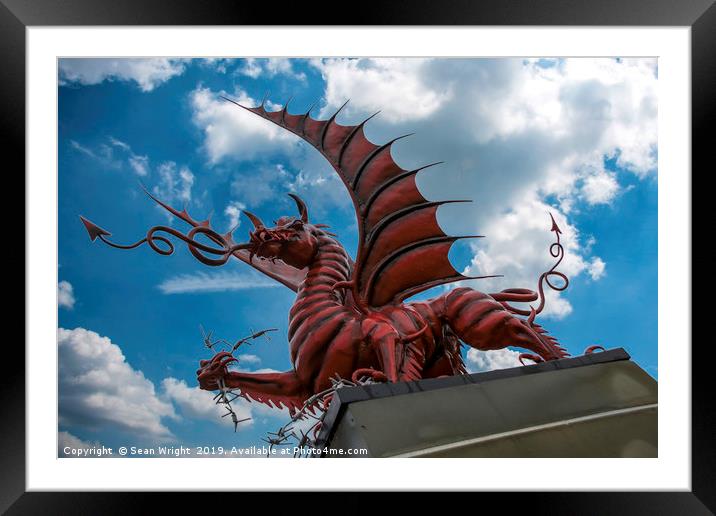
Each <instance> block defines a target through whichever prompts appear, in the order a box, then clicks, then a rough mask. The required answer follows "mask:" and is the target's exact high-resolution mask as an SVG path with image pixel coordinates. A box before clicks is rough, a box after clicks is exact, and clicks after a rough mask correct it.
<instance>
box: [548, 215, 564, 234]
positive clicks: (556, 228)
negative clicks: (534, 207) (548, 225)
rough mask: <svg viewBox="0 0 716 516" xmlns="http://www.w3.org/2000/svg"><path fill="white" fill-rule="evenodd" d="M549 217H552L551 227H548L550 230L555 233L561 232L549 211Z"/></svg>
mask: <svg viewBox="0 0 716 516" xmlns="http://www.w3.org/2000/svg"><path fill="white" fill-rule="evenodd" d="M549 218H550V219H552V229H550V231H554V232H555V233H561V232H562V230H561V229H559V226H558V225H557V222H555V220H554V217H553V216H552V214H551V213H550V214H549Z"/></svg>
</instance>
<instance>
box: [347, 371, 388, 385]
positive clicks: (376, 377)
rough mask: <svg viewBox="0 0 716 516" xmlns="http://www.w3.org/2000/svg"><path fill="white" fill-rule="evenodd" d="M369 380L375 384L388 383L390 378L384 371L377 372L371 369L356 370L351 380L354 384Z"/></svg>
mask: <svg viewBox="0 0 716 516" xmlns="http://www.w3.org/2000/svg"><path fill="white" fill-rule="evenodd" d="M364 378H369V379H371V380H373V381H374V382H380V383H386V382H387V381H388V377H387V376H386V375H385V373H383V372H382V371H377V370H375V369H370V368H362V369H356V370H355V371H354V372H353V374H352V375H351V380H352V381H353V382H354V383H360V382H361V380H362V379H364Z"/></svg>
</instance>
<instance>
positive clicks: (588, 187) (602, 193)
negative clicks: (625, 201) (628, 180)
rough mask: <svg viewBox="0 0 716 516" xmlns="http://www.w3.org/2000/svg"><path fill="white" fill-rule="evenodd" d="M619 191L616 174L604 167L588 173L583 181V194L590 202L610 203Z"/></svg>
mask: <svg viewBox="0 0 716 516" xmlns="http://www.w3.org/2000/svg"><path fill="white" fill-rule="evenodd" d="M618 191H619V183H618V182H617V179H616V174H614V173H613V172H607V171H606V170H604V169H600V170H596V171H594V172H592V173H591V174H589V175H587V177H585V178H584V182H583V183H582V195H583V196H584V199H585V200H586V201H587V202H588V203H589V204H610V203H611V202H612V200H613V199H614V197H615V196H616V194H617V192H618Z"/></svg>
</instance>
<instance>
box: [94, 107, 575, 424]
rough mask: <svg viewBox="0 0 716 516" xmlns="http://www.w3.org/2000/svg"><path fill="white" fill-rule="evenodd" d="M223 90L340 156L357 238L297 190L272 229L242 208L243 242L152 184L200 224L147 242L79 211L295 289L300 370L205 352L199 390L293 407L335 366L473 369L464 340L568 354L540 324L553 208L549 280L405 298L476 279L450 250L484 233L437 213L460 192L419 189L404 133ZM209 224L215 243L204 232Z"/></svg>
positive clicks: (155, 243)
mask: <svg viewBox="0 0 716 516" xmlns="http://www.w3.org/2000/svg"><path fill="white" fill-rule="evenodd" d="M226 100H228V101H229V102H233V103H234V104H236V105H237V106H240V107H242V108H243V109H246V110H248V111H250V112H251V113H253V114H255V115H258V116H260V117H262V118H264V119H266V120H268V121H270V122H272V123H274V124H276V125H278V126H279V127H282V128H284V129H287V130H288V131H291V132H292V133H294V134H296V135H298V136H299V137H301V138H302V139H304V140H305V141H307V142H308V143H310V144H311V145H312V146H313V147H315V148H316V149H317V150H318V151H319V152H320V153H321V154H322V155H323V156H324V157H325V158H326V159H327V160H328V161H329V162H330V164H331V165H332V166H333V168H334V169H335V171H336V172H337V173H338V175H339V177H340V178H341V180H342V181H343V183H344V184H345V186H346V189H347V190H348V192H349V194H350V196H351V199H352V200H353V205H354V207H355V212H356V216H357V219H358V233H359V246H358V251H357V256H356V258H355V260H353V259H352V258H351V257H350V256H349V255H348V253H347V252H346V250H345V249H344V248H343V246H342V245H341V244H340V242H338V241H337V240H336V239H335V238H334V236H335V235H333V234H332V233H330V232H329V231H327V226H326V225H324V224H315V223H312V222H311V220H310V218H309V213H308V209H307V207H306V204H305V203H304V202H303V201H302V200H301V199H300V198H299V197H298V196H296V195H294V194H289V195H290V196H291V197H292V198H293V200H294V201H295V203H296V206H297V208H298V216H284V217H281V218H280V219H278V220H277V221H276V222H275V225H274V226H273V227H267V226H266V224H264V223H263V222H262V221H261V219H260V218H259V217H257V216H256V215H254V214H252V213H250V212H245V214H246V216H247V217H248V218H249V219H250V220H251V222H252V223H253V225H254V230H253V231H251V232H250V240H249V241H248V242H247V243H242V244H237V243H236V242H234V240H233V238H232V232H229V233H227V234H223V235H222V234H219V233H217V232H216V231H214V230H212V229H211V228H210V226H209V221H208V220H205V221H197V220H195V219H193V218H192V217H190V216H189V214H188V213H187V211H186V210H182V211H178V210H175V209H174V208H172V207H171V206H168V205H166V204H165V203H163V202H161V201H160V200H158V199H156V198H155V197H153V196H152V195H151V194H149V193H148V192H147V193H148V195H150V197H152V199H154V200H155V201H156V202H157V203H159V204H160V205H161V206H163V207H164V208H165V209H167V210H168V211H169V212H171V213H172V214H174V215H175V216H177V217H178V218H180V219H181V220H183V221H184V222H186V223H188V224H189V225H190V226H192V229H191V230H190V231H189V232H188V233H187V234H183V233H181V232H179V231H177V230H175V229H173V228H171V227H168V226H154V227H153V228H151V229H150V230H149V232H148V233H147V235H146V237H145V238H143V239H141V240H139V241H138V242H136V243H134V244H130V245H118V244H114V243H112V242H110V241H109V240H107V239H106V238H105V237H106V236H108V235H109V233H108V232H107V231H105V230H103V229H101V228H99V227H98V226H96V225H95V224H93V223H91V222H89V221H88V220H86V219H84V218H82V222H83V223H84V224H85V227H86V228H87V230H88V232H89V234H90V238H91V239H92V240H95V239H96V238H98V237H99V238H100V239H101V240H102V241H104V242H105V243H107V244H109V245H111V246H113V247H118V248H121V249H131V248H134V247H137V246H139V245H141V244H143V243H147V244H148V245H150V246H151V247H152V249H154V250H155V251H156V252H158V253H160V254H163V255H169V254H172V252H173V251H174V247H173V245H172V243H171V242H170V240H169V239H168V238H167V237H166V236H163V235H161V234H157V233H165V234H168V235H172V236H174V237H176V238H179V239H181V240H182V241H184V242H185V243H186V244H187V245H188V248H189V251H190V252H191V253H192V254H193V255H194V256H195V257H196V258H197V259H198V260H199V261H201V262H202V263H204V264H206V265H211V266H217V265H222V264H224V263H226V261H227V260H228V259H229V258H230V257H231V256H234V257H236V258H238V259H239V260H242V261H244V262H246V263H247V264H249V265H251V266H253V267H254V268H256V269H258V270H259V271H261V272H262V273H264V274H266V275H268V276H269V277H271V278H273V279H275V280H277V281H279V282H281V283H282V284H284V285H285V286H287V287H288V288H290V289H292V290H293V291H295V292H296V301H295V302H294V304H293V306H292V308H291V310H290V313H289V326H288V341H289V351H290V355H291V363H292V364H293V368H292V369H291V370H290V371H286V372H284V373H251V372H239V371H232V370H229V368H228V366H229V364H230V363H231V362H234V361H236V359H235V358H234V357H233V355H232V354H230V353H228V352H221V353H217V354H216V355H215V356H214V357H213V358H212V359H211V360H202V361H201V362H200V366H201V367H200V369H199V370H198V371H197V376H198V381H199V385H200V386H201V388H202V389H206V390H216V389H218V388H219V384H220V383H221V384H222V387H225V388H228V389H233V390H238V391H239V392H240V393H241V395H242V396H244V397H246V398H249V399H253V400H257V401H260V402H263V403H266V404H269V405H271V404H274V405H275V406H278V407H280V406H282V405H285V406H287V407H289V408H290V409H291V410H292V411H293V410H295V409H296V408H297V407H300V406H301V405H302V403H303V402H304V400H306V399H307V398H308V397H310V396H311V395H313V394H315V393H317V392H320V391H322V390H325V389H326V388H328V387H329V386H330V385H331V382H330V379H331V378H332V377H335V376H336V375H339V376H340V377H342V378H352V379H354V380H356V379H357V378H361V377H370V378H372V379H374V380H376V381H388V382H397V381H405V380H418V379H421V378H434V377H439V376H444V375H455V374H464V373H465V372H466V370H465V367H464V364H463V360H462V357H461V354H460V347H461V342H462V343H465V344H467V345H469V346H472V347H474V348H476V349H479V350H494V349H501V348H505V347H506V346H515V347H520V348H524V349H526V350H529V351H530V353H523V354H521V355H520V360H522V359H523V358H528V359H531V360H533V361H538V362H539V361H543V360H552V359H557V358H561V357H565V356H568V354H567V353H566V351H565V349H564V348H563V347H561V346H560V345H559V344H558V343H557V342H556V340H555V339H554V338H552V337H550V336H549V335H547V333H546V332H545V330H544V329H542V327H540V326H539V325H538V324H536V323H535V322H534V319H535V316H536V315H537V314H538V313H540V312H541V311H542V309H543V308H544V302H545V298H544V288H543V287H544V283H547V285H548V286H549V287H550V288H552V289H555V290H564V289H565V288H566V287H567V285H568V280H567V277H566V276H565V275H564V274H562V273H561V272H557V271H556V270H555V269H556V267H557V265H558V264H559V263H560V262H561V260H562V257H563V255H564V250H563V248H562V246H561V244H560V242H559V235H560V229H559V227H557V224H556V223H555V222H554V219H552V231H554V232H555V235H556V238H557V241H556V243H554V244H552V246H551V247H550V253H551V254H552V256H553V257H555V258H557V262H556V263H555V265H554V266H553V267H552V268H551V269H550V270H549V271H547V272H545V273H544V274H542V276H541V277H540V278H539V280H538V292H534V291H532V290H528V289H508V290H504V291H502V292H499V293H494V294H484V293H482V292H478V291H477V290H473V289H471V288H456V289H453V290H449V291H446V292H444V293H443V294H441V295H439V296H437V297H434V298H432V299H429V300H427V301H414V302H407V303H406V302H405V300H406V299H407V298H409V297H411V296H413V295H414V294H418V293H419V292H422V291H424V290H426V289H429V288H431V287H435V286H438V285H443V284H446V283H450V282H455V281H460V280H465V279H475V278H474V277H467V276H464V275H462V274H460V273H459V272H458V271H456V270H455V268H454V267H453V266H452V265H451V263H450V261H449V260H448V251H449V249H450V247H451V245H452V244H453V242H455V241H456V240H458V239H461V238H475V237H477V236H469V237H465V236H461V237H458V236H448V235H446V234H445V233H443V231H442V229H440V226H439V225H438V222H437V219H436V212H437V209H438V207H440V206H442V205H444V204H447V203H452V202H464V201H430V200H427V199H426V198H425V197H423V195H422V194H421V193H420V191H419V190H418V188H417V186H416V182H415V178H416V175H417V174H418V172H420V170H423V169H424V168H427V167H421V168H418V169H415V170H404V169H402V168H400V167H399V166H398V165H397V164H396V163H395V161H393V158H392V157H391V146H392V145H393V143H394V142H395V141H396V140H398V139H399V138H396V139H394V140H391V141H390V142H388V143H385V144H383V145H375V144H373V143H371V142H370V141H368V139H367V138H366V136H365V133H364V125H365V123H366V122H367V120H366V121H364V122H362V123H360V124H359V125H355V126H344V125H340V124H338V123H337V122H336V115H337V114H338V112H336V114H334V115H333V116H332V117H331V118H329V119H328V120H316V119H314V118H312V117H311V116H310V112H311V110H310V109H309V111H308V112H307V113H305V114H301V115H295V114H290V113H289V112H288V110H287V106H285V107H284V108H283V109H282V110H280V111H275V112H268V111H266V110H265V108H264V103H263V102H262V104H261V105H260V106H258V107H254V108H249V107H245V106H241V105H240V104H237V103H236V102H234V101H233V100H230V99H226ZM344 106H345V104H344ZM338 111H340V109H339V110H338ZM371 118H372V117H371ZM369 119H370V118H369ZM369 119H368V120H369ZM428 166H431V165H428ZM200 235H202V236H203V238H204V240H205V241H206V240H207V239H208V241H209V243H202V242H199V241H197V240H196V237H197V236H200ZM552 276H557V277H559V278H561V282H560V283H561V284H560V285H555V284H554V283H552V282H551V277H552ZM483 277H485V276H483ZM535 301H539V304H538V306H537V308H531V309H530V310H521V309H518V308H515V307H513V306H511V305H510V304H509V303H510V302H535Z"/></svg>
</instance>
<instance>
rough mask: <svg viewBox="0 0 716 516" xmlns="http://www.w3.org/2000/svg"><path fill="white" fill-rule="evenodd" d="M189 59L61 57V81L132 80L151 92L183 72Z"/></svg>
mask: <svg viewBox="0 0 716 516" xmlns="http://www.w3.org/2000/svg"><path fill="white" fill-rule="evenodd" d="M185 67H186V60H184V59H167V58H119V59H105V58H99V59H94V58H71V59H68V58H65V59H60V60H59V75H60V84H61V85H68V84H81V85H91V84H99V83H101V82H103V81H105V80H108V81H114V80H119V81H133V82H135V83H136V84H137V86H139V89H141V90H142V91H144V92H149V91H152V90H153V89H154V88H156V87H157V86H159V85H161V84H162V83H164V82H166V81H168V80H169V79H171V78H172V77H175V76H177V75H181V74H182V73H184V69H185Z"/></svg>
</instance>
